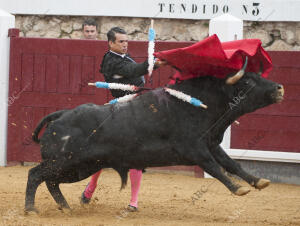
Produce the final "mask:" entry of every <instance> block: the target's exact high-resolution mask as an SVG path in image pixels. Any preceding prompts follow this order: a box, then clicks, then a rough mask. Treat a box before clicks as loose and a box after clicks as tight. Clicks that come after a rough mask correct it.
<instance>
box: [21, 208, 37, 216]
mask: <svg viewBox="0 0 300 226" xmlns="http://www.w3.org/2000/svg"><path fill="white" fill-rule="evenodd" d="M24 214H25V215H38V214H39V211H38V210H37V209H36V208H35V207H26V208H25V210H24Z"/></svg>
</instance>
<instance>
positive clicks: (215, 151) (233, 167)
mask: <svg viewBox="0 0 300 226" xmlns="http://www.w3.org/2000/svg"><path fill="white" fill-rule="evenodd" d="M210 151H211V153H212V155H213V157H214V158H215V159H216V161H217V162H218V163H219V164H220V165H221V166H222V167H223V168H224V169H225V170H226V171H227V172H229V173H231V174H235V175H237V176H239V177H240V178H242V179H243V180H245V181H246V182H247V183H249V184H250V185H251V186H253V187H255V188H257V189H263V188H265V187H267V186H268V185H269V184H270V181H269V180H267V179H263V178H257V177H255V176H252V175H250V174H249V173H247V172H246V171H244V170H243V168H242V167H241V165H240V164H239V163H238V162H236V161H235V160H233V159H232V158H230V157H229V156H228V155H227V154H226V152H225V151H224V150H223V148H222V147H221V146H220V145H218V146H217V147H216V148H211V149H210Z"/></svg>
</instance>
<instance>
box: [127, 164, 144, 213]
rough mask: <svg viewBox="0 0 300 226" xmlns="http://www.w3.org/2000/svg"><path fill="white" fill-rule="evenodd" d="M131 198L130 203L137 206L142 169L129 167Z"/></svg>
mask: <svg viewBox="0 0 300 226" xmlns="http://www.w3.org/2000/svg"><path fill="white" fill-rule="evenodd" d="M129 172H130V180H131V200H130V205H131V206H135V207H136V208H137V207H138V193H139V190H140V186H141V179H142V170H136V169H130V170H129Z"/></svg>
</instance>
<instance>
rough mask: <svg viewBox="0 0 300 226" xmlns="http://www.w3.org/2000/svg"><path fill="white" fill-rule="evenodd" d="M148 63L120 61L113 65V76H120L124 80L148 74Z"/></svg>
mask: <svg viewBox="0 0 300 226" xmlns="http://www.w3.org/2000/svg"><path fill="white" fill-rule="evenodd" d="M147 69H148V62H147V61H145V62H143V63H133V62H132V63H128V62H126V61H121V62H119V63H117V64H115V65H114V69H113V72H114V73H113V74H116V75H121V76H123V77H126V78H136V77H140V76H142V75H145V74H147V73H148V70H147Z"/></svg>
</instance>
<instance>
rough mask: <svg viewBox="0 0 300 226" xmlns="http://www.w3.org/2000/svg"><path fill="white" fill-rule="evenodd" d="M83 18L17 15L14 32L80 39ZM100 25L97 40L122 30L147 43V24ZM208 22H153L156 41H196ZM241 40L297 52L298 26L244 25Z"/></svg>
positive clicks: (102, 21)
mask: <svg viewBox="0 0 300 226" xmlns="http://www.w3.org/2000/svg"><path fill="white" fill-rule="evenodd" d="M85 18H86V17H80V16H78V17H75V16H28V15H26V16H25V15H16V28H19V29H20V30H21V34H20V35H21V36H24V37H47V38H73V39H78V38H81V37H82V33H81V24H82V22H83V20H84V19H85ZM94 18H95V19H96V20H97V22H98V24H99V35H98V38H99V39H101V40H106V33H107V31H108V30H109V29H110V28H111V27H114V26H120V27H122V28H124V29H125V30H126V31H127V32H128V34H129V36H130V38H131V39H132V40H147V32H148V28H149V24H150V20H148V19H144V18H129V17H94ZM208 24H209V21H208V20H180V19H156V20H155V23H154V28H155V30H156V33H157V37H156V38H157V40H167V41H199V40H202V39H204V38H205V37H207V36H208ZM243 36H244V38H258V39H261V40H262V43H263V47H265V48H266V49H267V50H300V23H299V22H257V21H255V22H250V21H244V35H243Z"/></svg>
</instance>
